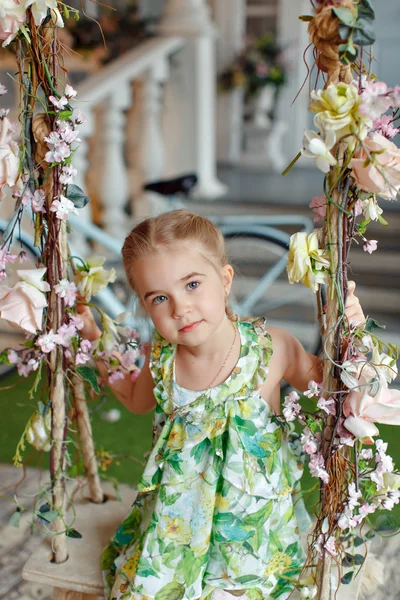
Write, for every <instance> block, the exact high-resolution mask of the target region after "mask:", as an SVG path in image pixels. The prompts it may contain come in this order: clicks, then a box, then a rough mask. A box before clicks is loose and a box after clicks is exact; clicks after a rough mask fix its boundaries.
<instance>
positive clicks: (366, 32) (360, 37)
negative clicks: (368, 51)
mask: <svg viewBox="0 0 400 600" xmlns="http://www.w3.org/2000/svg"><path fill="white" fill-rule="evenodd" d="M374 42H375V31H374V28H373V26H372V23H371V21H370V20H367V19H358V21H357V25H356V27H355V28H354V30H353V43H354V44H357V45H358V46H370V45H371V44H373V43H374Z"/></svg>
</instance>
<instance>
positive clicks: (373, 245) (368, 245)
mask: <svg viewBox="0 0 400 600" xmlns="http://www.w3.org/2000/svg"><path fill="white" fill-rule="evenodd" d="M377 249H378V241H377V240H365V242H364V244H363V250H364V252H368V254H372V253H373V252H375V250H377Z"/></svg>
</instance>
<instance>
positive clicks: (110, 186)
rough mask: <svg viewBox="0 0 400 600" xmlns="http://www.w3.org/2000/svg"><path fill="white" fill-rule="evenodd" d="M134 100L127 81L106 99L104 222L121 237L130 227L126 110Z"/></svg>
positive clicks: (101, 191) (114, 234)
mask: <svg viewBox="0 0 400 600" xmlns="http://www.w3.org/2000/svg"><path fill="white" fill-rule="evenodd" d="M131 101H132V97H131V87H130V85H129V83H128V82H127V83H125V84H123V85H122V86H121V87H117V88H116V89H114V90H113V92H112V93H111V95H110V96H109V98H108V100H107V102H105V110H104V114H103V136H102V137H103V148H104V168H103V173H102V177H101V181H102V188H101V190H100V194H101V200H102V207H103V218H102V221H103V224H104V228H105V229H106V231H108V232H109V233H110V234H111V235H113V236H115V237H121V234H122V235H123V233H124V232H125V230H126V226H127V219H126V214H125V208H126V203H127V200H128V178H127V168H126V162H125V155H124V144H125V124H126V117H125V114H124V111H125V110H126V109H128V108H129V106H130V105H131Z"/></svg>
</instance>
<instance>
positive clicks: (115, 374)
mask: <svg viewBox="0 0 400 600" xmlns="http://www.w3.org/2000/svg"><path fill="white" fill-rule="evenodd" d="M122 379H125V375H124V373H123V372H122V371H120V370H119V369H115V371H111V372H109V373H108V383H111V384H113V383H115V382H116V381H120V380H122Z"/></svg>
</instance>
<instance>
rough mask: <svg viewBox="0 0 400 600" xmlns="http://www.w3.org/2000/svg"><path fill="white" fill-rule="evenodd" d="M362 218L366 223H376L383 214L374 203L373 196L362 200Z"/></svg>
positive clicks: (375, 202) (376, 203)
mask: <svg viewBox="0 0 400 600" xmlns="http://www.w3.org/2000/svg"><path fill="white" fill-rule="evenodd" d="M362 206H363V213H364V217H365V218H366V219H368V221H378V219H379V217H380V216H381V214H382V213H383V210H382V209H381V207H380V206H379V204H378V202H377V201H376V198H375V196H374V195H373V196H370V197H369V198H367V199H366V200H362Z"/></svg>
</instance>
